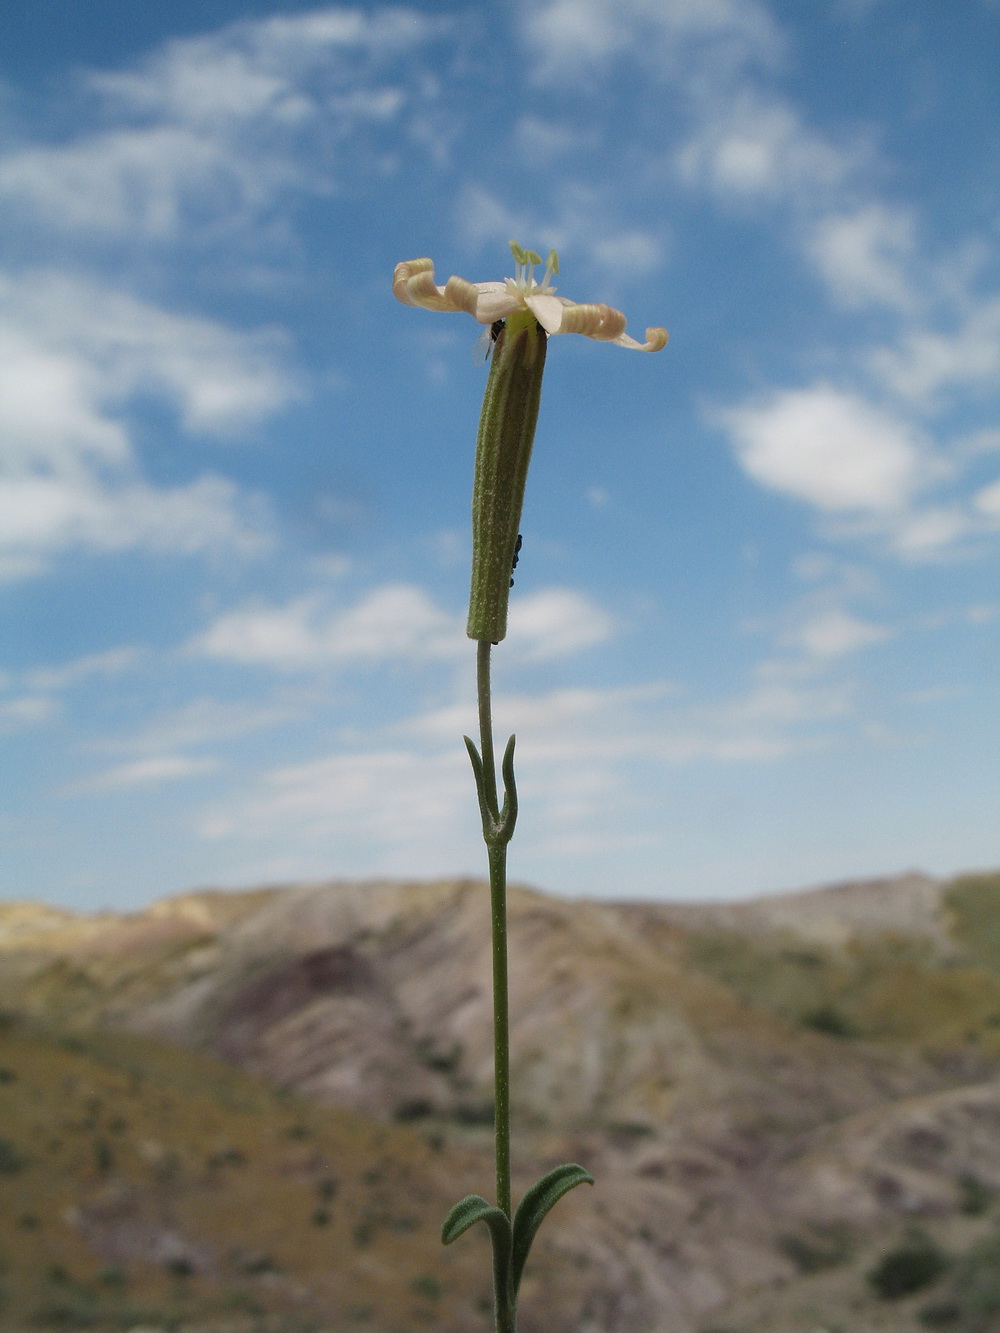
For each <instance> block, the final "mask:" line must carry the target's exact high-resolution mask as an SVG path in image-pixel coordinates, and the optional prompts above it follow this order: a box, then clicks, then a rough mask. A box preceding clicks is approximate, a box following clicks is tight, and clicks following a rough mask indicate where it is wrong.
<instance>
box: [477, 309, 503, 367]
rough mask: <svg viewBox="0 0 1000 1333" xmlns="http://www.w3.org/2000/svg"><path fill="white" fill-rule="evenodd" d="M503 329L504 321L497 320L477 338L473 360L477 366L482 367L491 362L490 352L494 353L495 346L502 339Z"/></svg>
mask: <svg viewBox="0 0 1000 1333" xmlns="http://www.w3.org/2000/svg"><path fill="white" fill-rule="evenodd" d="M502 328H503V320H502V319H495V320H494V321H493V323H492V324H491V325H490V327H489V328H488V329H483V331H482V333H481V334H479V336H478V337H477V338H476V341H475V343H474V344H473V347H472V359H473V361H474V362H475V363H476V365H477V366H482V365H484V364H485V363H486V362H487V361H488V360H489V355H490V352H492V351H493V344H494V343H495V342H496V340H497V339H498V338H499V337H500V331H501V330H502Z"/></svg>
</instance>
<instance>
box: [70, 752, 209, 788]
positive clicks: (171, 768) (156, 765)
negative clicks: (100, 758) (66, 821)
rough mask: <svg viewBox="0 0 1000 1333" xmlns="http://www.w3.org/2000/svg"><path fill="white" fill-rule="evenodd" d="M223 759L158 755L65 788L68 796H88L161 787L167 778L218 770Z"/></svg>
mask: <svg viewBox="0 0 1000 1333" xmlns="http://www.w3.org/2000/svg"><path fill="white" fill-rule="evenodd" d="M219 766H220V765H219V761H218V760H217V759H213V758H211V757H209V756H207V755H203V756H200V757H192V756H189V755H180V754H163V755H156V756H154V757H152V758H149V759H136V760H134V761H132V762H131V763H127V764H118V765H117V766H116V767H114V768H109V769H105V770H104V772H102V773H96V774H94V775H93V776H91V777H87V778H82V779H80V780H79V781H78V782H74V783H71V784H70V785H69V786H67V787H66V788H65V789H64V793H63V794H64V795H67V796H87V795H93V794H96V793H100V792H122V791H141V790H143V789H145V788H153V787H161V786H162V785H163V784H164V783H166V782H186V781H188V780H189V779H191V778H201V777H204V776H206V775H207V774H209V773H214V772H215V771H216V770H217V769H218V768H219Z"/></svg>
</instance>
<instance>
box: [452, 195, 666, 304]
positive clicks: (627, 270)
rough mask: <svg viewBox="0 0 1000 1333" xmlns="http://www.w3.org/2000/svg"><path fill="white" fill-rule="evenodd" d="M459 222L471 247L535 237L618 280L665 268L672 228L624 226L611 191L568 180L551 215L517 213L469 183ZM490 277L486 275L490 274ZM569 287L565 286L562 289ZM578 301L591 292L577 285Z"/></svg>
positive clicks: (545, 246) (541, 243) (507, 267)
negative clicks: (647, 229) (607, 191)
mask: <svg viewBox="0 0 1000 1333" xmlns="http://www.w3.org/2000/svg"><path fill="white" fill-rule="evenodd" d="M457 212H458V225H459V227H460V228H461V230H462V232H463V234H464V236H465V239H466V241H467V242H468V244H469V245H471V246H476V247H479V246H482V245H483V244H484V243H487V242H489V243H492V244H496V245H502V246H503V247H504V249H505V250H506V245H507V242H508V240H509V239H510V237H512V236H532V237H534V238H535V244H536V246H538V247H540V249H541V252H542V253H544V252H545V251H546V250H548V249H549V248H552V249H555V250H559V251H565V252H567V253H568V252H572V253H573V254H574V256H577V257H581V256H586V257H588V258H589V259H590V261H591V263H592V264H593V265H594V266H595V268H597V269H600V270H601V273H602V275H607V276H610V277H611V278H613V279H615V280H616V281H621V282H627V281H629V280H632V281H635V280H637V279H640V278H644V277H648V276H649V274H651V273H655V272H657V271H658V270H659V269H661V268H662V267H663V265H664V262H665V256H666V249H667V240H668V239H669V232H668V229H667V227H666V226H665V225H661V226H660V228H659V229H658V230H657V232H655V233H654V232H651V231H643V230H640V229H636V228H622V227H621V226H620V225H619V224H618V223H617V222H616V220H615V217H614V213H615V206H614V199H613V198H612V197H611V196H610V195H602V194H601V193H600V192H598V191H596V190H594V189H591V188H589V187H584V186H581V185H573V184H571V183H569V182H564V183H563V185H562V188H561V189H560V191H559V203H558V209H557V211H556V212H555V213H554V214H553V215H550V216H549V217H541V216H535V217H531V216H529V215H528V214H527V213H525V212H524V211H521V212H515V211H514V210H512V209H510V208H509V207H508V206H507V204H506V203H505V202H504V201H503V200H501V199H500V198H498V197H497V196H496V195H494V194H493V193H492V192H491V191H489V190H487V189H484V188H483V187H482V186H480V185H469V186H466V187H465V189H464V190H463V191H462V193H461V195H460V197H459V201H458V210H457ZM502 271H505V272H506V273H507V274H510V271H511V264H510V261H509V260H508V261H506V262H505V264H504V265H503V268H502V270H501V269H498V270H496V271H495V273H494V274H490V275H488V276H489V277H495V276H499V275H500V273H501V272H502ZM484 276H486V275H484ZM562 290H563V289H562V288H561V287H560V291H562ZM565 294H567V295H571V296H572V298H573V299H574V300H588V299H591V297H592V295H593V294H591V297H588V296H587V295H585V294H583V293H581V292H580V291H579V290H576V289H574V290H572V291H571V292H568V293H565Z"/></svg>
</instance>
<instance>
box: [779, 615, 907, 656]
mask: <svg viewBox="0 0 1000 1333" xmlns="http://www.w3.org/2000/svg"><path fill="white" fill-rule="evenodd" d="M887 638H889V631H888V630H887V629H886V628H885V626H884V625H875V624H872V623H871V621H867V620H861V619H859V618H858V617H857V616H853V615H851V614H850V613H849V612H847V611H843V610H839V609H830V610H827V611H821V612H819V613H818V614H816V615H813V616H810V617H809V618H808V619H807V620H805V621H804V622H803V623H802V624H801V625H799V626H797V627H796V628H795V629H794V630H792V631H791V632H789V633H788V634H786V635H784V636H783V639H782V642H783V643H785V644H787V645H789V646H790V647H795V648H800V649H802V651H803V652H805V653H806V654H807V655H808V656H809V657H812V658H819V659H830V658H835V657H843V656H846V655H847V654H849V653H854V652H857V650H858V649H859V648H867V647H868V646H869V645H871V644H874V643H882V642H884V641H885V640H886V639H887Z"/></svg>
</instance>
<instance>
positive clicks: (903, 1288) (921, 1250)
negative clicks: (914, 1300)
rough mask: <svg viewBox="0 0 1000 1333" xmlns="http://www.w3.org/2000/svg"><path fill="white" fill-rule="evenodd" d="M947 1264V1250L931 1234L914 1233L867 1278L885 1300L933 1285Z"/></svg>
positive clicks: (879, 1263) (886, 1255) (876, 1266)
mask: <svg viewBox="0 0 1000 1333" xmlns="http://www.w3.org/2000/svg"><path fill="white" fill-rule="evenodd" d="M947 1267H948V1256H947V1255H946V1254H945V1253H944V1251H943V1250H942V1249H941V1248H940V1247H939V1246H938V1245H936V1244H935V1242H934V1241H933V1240H931V1238H930V1237H929V1236H925V1235H923V1234H922V1233H915V1234H914V1235H913V1236H911V1237H910V1239H909V1240H906V1241H904V1242H903V1243H902V1244H901V1245H897V1246H896V1247H895V1248H894V1249H891V1250H888V1251H887V1252H886V1253H885V1254H884V1255H883V1256H882V1258H881V1259H880V1260H879V1261H878V1263H877V1264H876V1265H875V1267H874V1268H873V1269H872V1271H871V1272H870V1273H869V1274H868V1281H869V1282H870V1283H871V1285H872V1287H873V1288H874V1289H875V1293H876V1295H878V1296H879V1297H881V1299H882V1300H884V1301H895V1300H899V1299H900V1297H902V1296H912V1295H913V1293H914V1292H916V1291H922V1290H923V1289H924V1288H925V1287H929V1286H931V1284H932V1283H934V1282H937V1280H938V1279H939V1278H940V1277H941V1276H942V1275H943V1273H944V1272H945V1270H946V1269H947Z"/></svg>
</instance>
